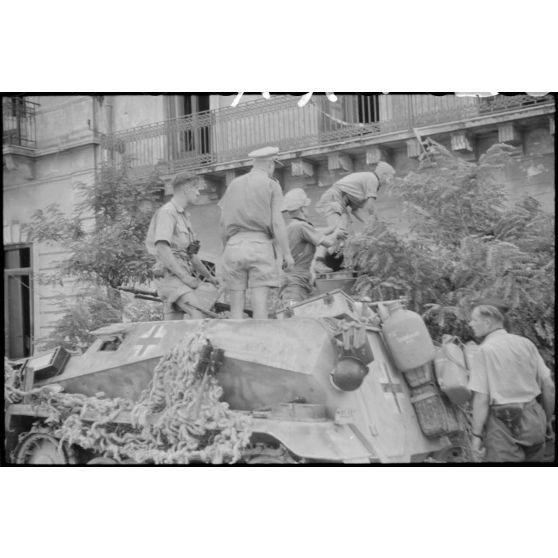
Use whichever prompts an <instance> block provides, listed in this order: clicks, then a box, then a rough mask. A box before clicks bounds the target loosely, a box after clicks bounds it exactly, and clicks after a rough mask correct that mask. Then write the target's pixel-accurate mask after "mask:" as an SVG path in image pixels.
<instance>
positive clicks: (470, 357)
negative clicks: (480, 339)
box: [463, 341, 480, 372]
mask: <svg viewBox="0 0 558 558" xmlns="http://www.w3.org/2000/svg"><path fill="white" fill-rule="evenodd" d="M479 352H480V345H477V344H476V343H475V342H474V341H468V342H467V343H465V345H463V355H464V357H465V367H466V368H467V370H469V372H470V371H471V370H472V369H473V367H474V366H475V360H476V359H477V358H478V356H479Z"/></svg>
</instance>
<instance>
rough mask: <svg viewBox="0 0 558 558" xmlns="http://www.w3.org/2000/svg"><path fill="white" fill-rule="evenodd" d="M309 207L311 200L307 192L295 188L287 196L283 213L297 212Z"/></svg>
mask: <svg viewBox="0 0 558 558" xmlns="http://www.w3.org/2000/svg"><path fill="white" fill-rule="evenodd" d="M308 205H310V198H309V197H308V196H307V195H306V192H305V191H304V190H303V189H302V188H293V189H292V190H289V191H288V192H287V193H286V194H285V197H284V198H283V207H282V209H281V211H296V210H297V209H300V208H301V207H307V206H308Z"/></svg>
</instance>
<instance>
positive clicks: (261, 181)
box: [219, 169, 283, 243]
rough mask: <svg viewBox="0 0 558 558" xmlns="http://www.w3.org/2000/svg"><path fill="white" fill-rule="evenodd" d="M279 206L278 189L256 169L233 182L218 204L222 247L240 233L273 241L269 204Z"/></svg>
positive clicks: (274, 181) (276, 183)
mask: <svg viewBox="0 0 558 558" xmlns="http://www.w3.org/2000/svg"><path fill="white" fill-rule="evenodd" d="M282 202H283V193H282V191H281V186H280V185H279V183H278V182H277V181H276V180H273V179H272V178H270V177H269V176H267V174H266V173H265V172H263V171H261V170H259V169H253V170H252V171H250V172H249V173H248V174H245V175H243V176H239V177H237V178H235V179H234V180H233V181H231V183H230V184H229V186H228V188H227V190H226V192H225V194H224V195H223V197H222V199H221V201H220V202H219V207H220V208H221V231H222V234H223V236H224V241H225V243H226V242H227V241H228V240H229V239H230V238H231V237H233V236H234V235H235V234H237V233H240V232H262V233H265V234H267V235H268V236H269V238H273V236H274V235H273V225H272V217H273V215H272V210H271V208H272V204H273V203H278V204H279V207H280V206H281V204H282Z"/></svg>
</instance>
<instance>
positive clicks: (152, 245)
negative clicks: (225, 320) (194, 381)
mask: <svg viewBox="0 0 558 558" xmlns="http://www.w3.org/2000/svg"><path fill="white" fill-rule="evenodd" d="M172 186H173V197H172V199H171V200H170V201H169V202H168V203H166V204H165V205H163V206H162V207H161V208H160V209H158V210H157V212H156V213H155V215H154V216H153V218H152V219H151V223H150V225H149V229H148V231H147V238H146V241H145V244H146V247H147V251H148V252H149V253H150V254H151V255H153V256H155V259H156V262H157V263H156V264H155V267H154V269H153V275H154V277H155V285H156V287H157V293H158V294H159V296H160V297H161V299H162V300H163V315H164V319H165V320H180V319H183V318H185V317H188V318H202V317H204V314H203V312H201V311H199V310H197V309H196V308H194V307H193V306H191V304H193V305H194V306H197V307H198V308H204V309H206V310H208V309H209V308H208V300H210V299H211V296H209V293H208V290H211V289H210V288H209V287H208V284H207V283H206V284H205V285H203V286H202V283H201V281H200V280H199V279H198V277H203V278H205V279H206V280H207V281H208V282H209V283H210V284H213V285H214V286H216V285H217V284H218V283H217V280H216V279H215V278H214V277H213V276H212V275H211V273H210V272H209V270H208V269H207V268H206V267H205V266H204V265H203V263H202V262H201V261H200V259H199V257H198V255H197V253H198V251H199V247H200V244H199V241H198V239H197V238H196V235H195V234H194V231H193V230H192V225H191V224H190V219H189V217H188V213H187V212H186V208H187V207H188V205H190V204H193V203H194V202H195V201H196V198H197V196H198V187H197V185H196V183H195V182H194V180H193V177H192V176H190V175H188V174H180V175H177V176H176V177H175V179H174V180H173V184H172ZM204 287H206V288H204ZM202 290H203V295H202ZM214 291H215V292H216V291H217V289H216V288H214Z"/></svg>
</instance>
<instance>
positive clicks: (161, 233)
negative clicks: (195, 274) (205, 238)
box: [145, 200, 196, 267]
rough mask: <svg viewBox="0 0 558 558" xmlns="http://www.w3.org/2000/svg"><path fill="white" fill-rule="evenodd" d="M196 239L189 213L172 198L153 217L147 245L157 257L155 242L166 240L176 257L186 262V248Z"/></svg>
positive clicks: (148, 249)
mask: <svg viewBox="0 0 558 558" xmlns="http://www.w3.org/2000/svg"><path fill="white" fill-rule="evenodd" d="M194 240H196V235H195V234H194V231H193V229H192V225H191V224H190V219H189V217H188V213H186V211H185V210H184V208H183V207H178V206H177V205H175V203H174V202H173V200H171V201H169V202H168V203H166V204H165V205H163V206H162V207H161V208H159V209H158V210H157V212H156V213H155V215H154V216H153V218H152V219H151V223H150V224H149V229H148V231H147V237H146V240H145V245H146V248H147V251H148V252H149V253H150V254H151V255H153V256H155V258H156V259H157V250H156V249H155V244H156V243H157V242H159V241H165V242H167V243H168V244H169V246H170V248H171V251H172V253H173V254H174V255H175V257H177V258H179V260H180V261H181V262H182V263H185V264H186V263H188V260H189V258H188V257H187V256H186V254H185V250H186V248H187V247H188V246H189V245H190V244H191V243H192V242H193V241H194ZM187 267H189V265H187Z"/></svg>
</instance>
